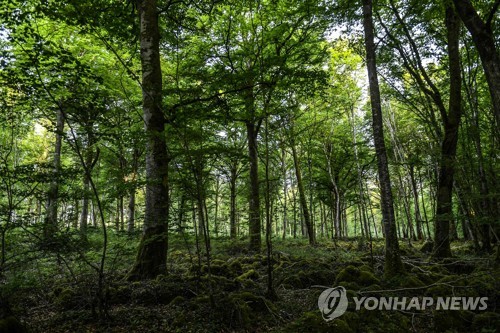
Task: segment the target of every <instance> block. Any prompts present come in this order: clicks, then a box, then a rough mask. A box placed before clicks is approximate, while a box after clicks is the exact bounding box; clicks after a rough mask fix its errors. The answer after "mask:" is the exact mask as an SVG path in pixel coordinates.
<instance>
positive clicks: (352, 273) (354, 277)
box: [335, 265, 380, 287]
mask: <svg viewBox="0 0 500 333" xmlns="http://www.w3.org/2000/svg"><path fill="white" fill-rule="evenodd" d="M346 283H356V284H357V285H359V286H361V287H368V286H370V285H372V284H379V283H380V280H379V279H378V278H377V277H376V276H375V275H374V274H373V273H372V272H370V271H367V270H366V269H363V270H361V269H360V268H358V267H354V266H352V265H349V266H347V267H346V268H344V269H343V270H341V271H340V272H339V274H338V275H337V279H336V280H335V284H336V285H343V286H345V284H346Z"/></svg>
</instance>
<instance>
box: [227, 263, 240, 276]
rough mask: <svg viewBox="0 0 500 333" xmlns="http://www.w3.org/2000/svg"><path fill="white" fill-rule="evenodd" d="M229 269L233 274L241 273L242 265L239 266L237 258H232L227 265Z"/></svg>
mask: <svg viewBox="0 0 500 333" xmlns="http://www.w3.org/2000/svg"><path fill="white" fill-rule="evenodd" d="M228 267H229V270H230V271H231V272H232V274H234V275H235V276H238V275H241V274H242V273H243V267H242V266H241V262H240V261H239V260H233V261H231V262H230V263H229V265H228Z"/></svg>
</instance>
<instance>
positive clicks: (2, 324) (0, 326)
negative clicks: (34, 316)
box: [0, 316, 27, 333]
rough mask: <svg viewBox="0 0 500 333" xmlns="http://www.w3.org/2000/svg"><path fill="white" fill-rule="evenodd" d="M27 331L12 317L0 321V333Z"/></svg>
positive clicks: (23, 332)
mask: <svg viewBox="0 0 500 333" xmlns="http://www.w3.org/2000/svg"><path fill="white" fill-rule="evenodd" d="M25 332H27V330H26V329H25V328H24V326H23V325H22V324H21V322H19V320H17V319H16V318H15V317H14V316H9V317H6V318H3V319H0V333H25Z"/></svg>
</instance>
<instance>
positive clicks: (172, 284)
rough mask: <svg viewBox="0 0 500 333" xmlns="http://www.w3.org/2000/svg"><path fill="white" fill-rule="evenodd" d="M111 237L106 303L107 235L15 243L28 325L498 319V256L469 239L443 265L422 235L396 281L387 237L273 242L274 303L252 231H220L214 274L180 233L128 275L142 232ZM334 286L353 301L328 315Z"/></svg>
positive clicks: (300, 327) (21, 309)
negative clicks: (472, 302) (386, 306)
mask: <svg viewBox="0 0 500 333" xmlns="http://www.w3.org/2000/svg"><path fill="white" fill-rule="evenodd" d="M109 236H110V237H109V238H110V240H109V244H108V251H107V252H108V253H107V259H106V265H105V275H104V278H105V279H104V284H103V288H102V291H103V297H102V298H101V299H103V300H104V301H105V303H103V304H101V306H99V302H98V301H97V300H96V299H97V298H96V288H97V281H98V274H97V271H96V270H95V269H93V268H91V265H94V266H98V264H99V260H100V253H101V252H100V251H101V248H102V238H101V237H100V235H99V234H97V233H92V232H91V233H90V236H89V238H88V242H86V243H85V245H84V246H83V245H81V244H80V245H78V246H77V245H75V244H73V245H71V247H63V248H59V249H56V250H54V249H51V250H50V251H49V250H44V249H39V248H37V247H36V245H33V244H31V245H28V244H24V245H22V247H23V249H24V250H23V251H20V249H19V248H18V249H17V250H16V251H17V253H18V255H17V256H14V258H17V259H12V261H11V266H10V268H9V270H7V271H6V273H5V274H4V276H3V278H2V280H3V281H2V286H1V288H2V289H1V292H2V298H3V299H8V301H9V304H10V308H11V309H12V311H13V313H14V314H15V316H16V317H17V318H19V320H20V321H21V322H22V323H23V324H24V326H25V327H27V328H28V330H29V332H43V333H45V332H52V333H57V332H336V333H344V332H483V333H486V332H496V330H497V329H498V328H500V266H499V265H498V263H496V262H495V256H494V255H493V254H491V255H481V256H477V255H475V254H474V251H473V247H472V244H470V243H468V242H458V241H457V242H454V243H453V244H452V250H453V253H454V257H453V258H451V259H448V260H445V261H440V262H436V261H431V260H430V259H429V253H426V252H423V251H421V248H422V246H423V245H424V244H423V243H422V242H412V243H411V244H409V243H408V242H407V241H406V242H401V243H400V244H401V253H402V255H403V260H404V266H405V270H406V273H405V274H404V275H402V276H399V277H397V278H393V279H389V280H388V279H385V278H384V276H383V252H384V251H383V241H382V240H377V241H374V242H373V245H372V246H371V251H370V244H369V243H368V242H365V241H362V240H359V239H353V240H348V241H337V242H333V241H331V240H322V241H320V243H319V245H318V246H315V247H311V246H309V245H307V243H306V241H305V240H293V239H290V240H285V241H283V240H275V241H274V242H273V243H274V244H273V252H274V255H273V259H272V265H273V281H274V287H275V290H276V293H277V296H278V297H277V299H274V300H270V299H268V298H266V297H265V295H266V290H267V258H266V256H265V255H264V253H265V251H263V252H262V253H259V254H255V253H249V252H248V251H247V243H246V242H245V241H244V240H238V241H230V240H228V239H221V238H219V239H212V240H211V244H212V253H211V256H212V259H211V265H210V275H209V274H208V266H207V265H206V258H205V257H204V256H203V257H201V258H200V259H201V264H200V261H199V258H198V256H197V255H196V246H195V245H194V244H193V242H194V241H193V240H192V239H185V238H183V237H171V241H170V249H169V256H168V272H169V273H168V274H166V275H161V276H158V278H156V279H154V280H150V281H144V282H129V281H127V280H126V273H127V269H128V268H130V267H131V265H132V263H133V260H134V257H135V251H136V246H137V244H138V238H139V235H135V236H133V237H131V236H127V235H126V234H121V233H112V232H111V233H110V235H109ZM68 239H71V237H69V238H68ZM18 244H19V243H18ZM19 246H21V245H19ZM19 246H18V247H19ZM200 248H203V246H201V245H200ZM8 250H9V249H8ZM10 250H11V251H14V250H15V249H14V248H10ZM7 267H9V266H7ZM334 286H343V287H345V289H346V290H347V295H348V297H349V298H350V299H349V306H348V308H347V312H346V313H344V314H343V315H342V316H340V317H338V318H335V319H334V320H332V321H329V322H326V321H325V320H323V318H322V315H321V312H320V311H319V309H318V297H319V295H320V294H321V293H322V291H323V290H325V289H326V288H328V287H334ZM354 296H356V297H362V296H367V297H368V296H374V297H380V296H383V297H389V296H392V297H395V296H397V297H400V298H401V297H408V298H411V297H419V300H422V298H423V297H432V298H437V297H451V296H454V297H488V302H487V304H488V308H487V309H484V310H477V309H476V310H475V311H470V310H463V309H461V310H449V311H446V310H436V309H435V307H428V308H426V309H422V310H415V309H413V310H408V311H403V310H367V309H366V308H363V307H361V309H360V310H356V308H355V302H353V301H352V300H351V298H352V297H354ZM100 310H101V311H100ZM99 317H100V318H99ZM2 325H3V323H2V321H0V332H8V330H7V331H5V330H2Z"/></svg>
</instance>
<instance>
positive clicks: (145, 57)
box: [129, 0, 169, 280]
mask: <svg viewBox="0 0 500 333" xmlns="http://www.w3.org/2000/svg"><path fill="white" fill-rule="evenodd" d="M137 8H138V12H139V21H140V36H139V39H140V44H141V52H140V53H141V65H142V107H143V114H144V125H145V132H146V136H147V144H146V182H147V184H146V209H145V212H144V233H143V236H142V239H141V242H140V244H139V249H138V254H137V258H136V261H135V263H134V266H133V268H132V270H131V271H130V273H129V279H131V280H140V279H148V278H154V277H156V276H157V275H159V274H161V273H164V272H165V269H166V261H167V246H168V235H167V231H168V225H167V223H168V205H169V196H168V155H167V147H166V142H165V137H164V133H165V117H164V115H163V111H162V109H161V105H162V73H161V65H160V49H159V45H160V33H159V28H158V13H157V9H156V1H155V0H143V1H137Z"/></svg>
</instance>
